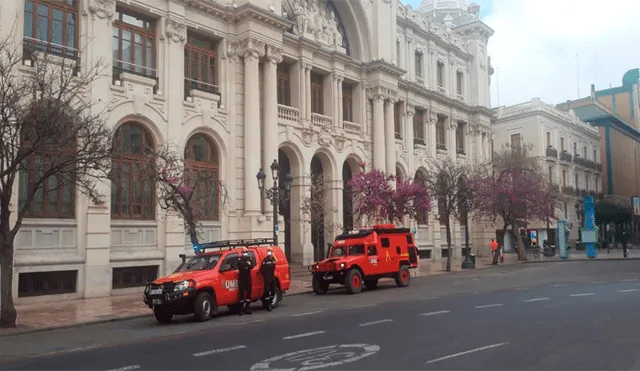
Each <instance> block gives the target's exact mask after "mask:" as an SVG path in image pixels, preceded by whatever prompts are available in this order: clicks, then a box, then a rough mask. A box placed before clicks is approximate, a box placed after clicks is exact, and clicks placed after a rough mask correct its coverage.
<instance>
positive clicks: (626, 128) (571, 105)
mask: <svg viewBox="0 0 640 371" xmlns="http://www.w3.org/2000/svg"><path fill="white" fill-rule="evenodd" d="M557 107H558V108H560V109H562V110H565V111H566V110H569V109H571V110H573V112H574V113H575V114H576V116H578V117H579V118H580V120H582V121H586V122H592V123H596V124H597V123H599V122H604V121H606V122H609V123H611V124H612V126H613V127H614V128H616V129H618V130H619V131H623V132H625V133H626V134H628V135H630V136H631V137H633V138H634V139H635V140H640V131H638V130H637V129H635V128H634V127H633V126H631V125H629V124H627V122H626V121H625V120H623V119H622V117H620V116H619V115H617V114H615V113H613V112H611V111H610V110H609V109H607V107H605V106H604V105H602V104H600V103H598V101H596V100H595V98H592V97H587V98H582V99H578V100H575V101H569V102H566V103H561V104H558V105H557Z"/></svg>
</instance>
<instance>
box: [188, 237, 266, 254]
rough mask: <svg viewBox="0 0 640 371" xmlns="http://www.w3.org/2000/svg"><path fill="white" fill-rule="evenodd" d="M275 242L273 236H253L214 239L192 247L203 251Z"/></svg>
mask: <svg viewBox="0 0 640 371" xmlns="http://www.w3.org/2000/svg"><path fill="white" fill-rule="evenodd" d="M273 244H275V240H274V239H273V238H254V239H248V240H222V241H214V242H204V243H201V244H200V245H198V246H194V247H193V249H194V250H195V251H196V252H198V251H199V252H205V251H206V250H211V249H218V250H222V249H229V250H231V249H233V248H234V247H249V246H263V245H273Z"/></svg>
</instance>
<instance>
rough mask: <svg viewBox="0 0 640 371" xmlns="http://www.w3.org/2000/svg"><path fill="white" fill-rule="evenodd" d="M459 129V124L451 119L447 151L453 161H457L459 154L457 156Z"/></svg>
mask: <svg viewBox="0 0 640 371" xmlns="http://www.w3.org/2000/svg"><path fill="white" fill-rule="evenodd" d="M457 128H458V123H457V122H456V121H455V120H453V118H451V117H449V135H448V138H447V142H448V143H447V147H448V148H447V149H448V150H449V156H451V158H452V159H454V160H455V159H456V157H457V154H456V150H457V148H456V147H457V146H456V134H457V133H456V129H457Z"/></svg>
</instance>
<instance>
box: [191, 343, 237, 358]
mask: <svg viewBox="0 0 640 371" xmlns="http://www.w3.org/2000/svg"><path fill="white" fill-rule="evenodd" d="M244 348H246V346H245V345H236V346H235V347H231V348H221V349H214V350H208V351H206V352H200V353H194V354H193V356H194V357H204V356H210V355H212V354H218V353H225V352H231V351H233V350H240V349H244Z"/></svg>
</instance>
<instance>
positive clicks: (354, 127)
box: [342, 121, 362, 135]
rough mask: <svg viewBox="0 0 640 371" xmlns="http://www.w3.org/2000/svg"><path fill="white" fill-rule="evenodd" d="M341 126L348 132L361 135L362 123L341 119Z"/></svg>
mask: <svg viewBox="0 0 640 371" xmlns="http://www.w3.org/2000/svg"><path fill="white" fill-rule="evenodd" d="M342 128H343V129H344V131H345V132H346V133H348V134H353V135H362V125H360V124H358V123H355V122H351V121H342Z"/></svg>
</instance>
